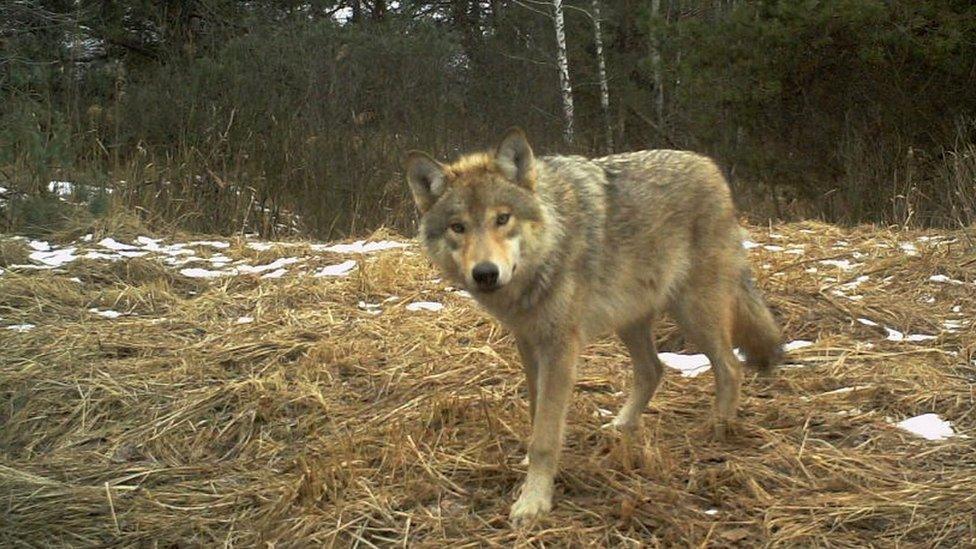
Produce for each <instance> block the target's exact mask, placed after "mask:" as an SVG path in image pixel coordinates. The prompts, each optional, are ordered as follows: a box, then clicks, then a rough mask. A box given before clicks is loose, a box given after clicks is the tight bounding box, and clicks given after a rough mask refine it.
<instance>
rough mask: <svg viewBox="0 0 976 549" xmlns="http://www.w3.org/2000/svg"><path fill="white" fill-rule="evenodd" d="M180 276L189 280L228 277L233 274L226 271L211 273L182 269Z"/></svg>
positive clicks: (207, 270) (202, 270)
mask: <svg viewBox="0 0 976 549" xmlns="http://www.w3.org/2000/svg"><path fill="white" fill-rule="evenodd" d="M180 274H181V275H183V276H186V277H189V278H219V277H222V276H230V275H231V274H233V273H229V272H227V271H212V270H210V269H197V268H193V269H182V270H180Z"/></svg>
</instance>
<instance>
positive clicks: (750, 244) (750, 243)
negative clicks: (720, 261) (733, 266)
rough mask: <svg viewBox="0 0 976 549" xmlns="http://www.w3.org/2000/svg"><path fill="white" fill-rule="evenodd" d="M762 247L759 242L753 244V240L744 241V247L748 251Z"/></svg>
mask: <svg viewBox="0 0 976 549" xmlns="http://www.w3.org/2000/svg"><path fill="white" fill-rule="evenodd" d="M761 245H762V244H759V243H758V242H753V241H751V240H743V241H742V247H743V248H745V249H747V250H751V249H753V248H758V247H759V246H761Z"/></svg>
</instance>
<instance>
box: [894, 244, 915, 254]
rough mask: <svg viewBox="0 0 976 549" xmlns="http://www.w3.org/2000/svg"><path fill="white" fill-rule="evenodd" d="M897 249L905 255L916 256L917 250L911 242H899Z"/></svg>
mask: <svg viewBox="0 0 976 549" xmlns="http://www.w3.org/2000/svg"><path fill="white" fill-rule="evenodd" d="M898 247H899V248H901V250H902V251H903V252H905V254H907V255H918V248H916V247H915V245H914V244H912V243H911V242H901V243H899V244H898Z"/></svg>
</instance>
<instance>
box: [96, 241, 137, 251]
mask: <svg viewBox="0 0 976 549" xmlns="http://www.w3.org/2000/svg"><path fill="white" fill-rule="evenodd" d="M98 245H99V246H101V247H103V248H108V249H109V250H114V251H120V250H138V249H139V248H137V247H135V246H133V245H131V244H124V243H122V242H119V241H117V240H115V239H114V238H103V239H101V240H99V241H98Z"/></svg>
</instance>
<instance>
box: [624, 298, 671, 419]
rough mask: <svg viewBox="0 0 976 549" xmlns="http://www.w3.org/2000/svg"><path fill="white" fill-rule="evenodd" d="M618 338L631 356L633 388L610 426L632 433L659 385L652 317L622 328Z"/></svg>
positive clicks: (660, 369) (659, 367)
mask: <svg viewBox="0 0 976 549" xmlns="http://www.w3.org/2000/svg"><path fill="white" fill-rule="evenodd" d="M617 335H619V336H620V339H621V340H623V342H624V345H625V346H626V347H627V351H628V352H629V353H630V360H631V362H632V363H633V370H634V384H633V387H631V390H630V396H629V397H627V402H626V403H624V407H623V408H621V409H620V413H619V414H617V417H616V418H614V420H613V426H614V427H618V428H620V429H625V430H631V429H636V428H637V427H638V426H640V418H641V414H642V413H643V412H644V408H645V407H647V403H648V402H649V401H650V400H651V397H653V396H654V392H655V391H656V390H657V387H658V385H660V383H661V377H662V376H663V375H664V365H663V364H661V360H660V359H659V358H658V356H657V347H656V346H655V345H654V317H652V316H649V317H647V318H644V319H641V320H638V321H636V322H634V323H632V324H628V325H627V326H624V327H623V328H621V329H620V330H619V331H618V332H617Z"/></svg>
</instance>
